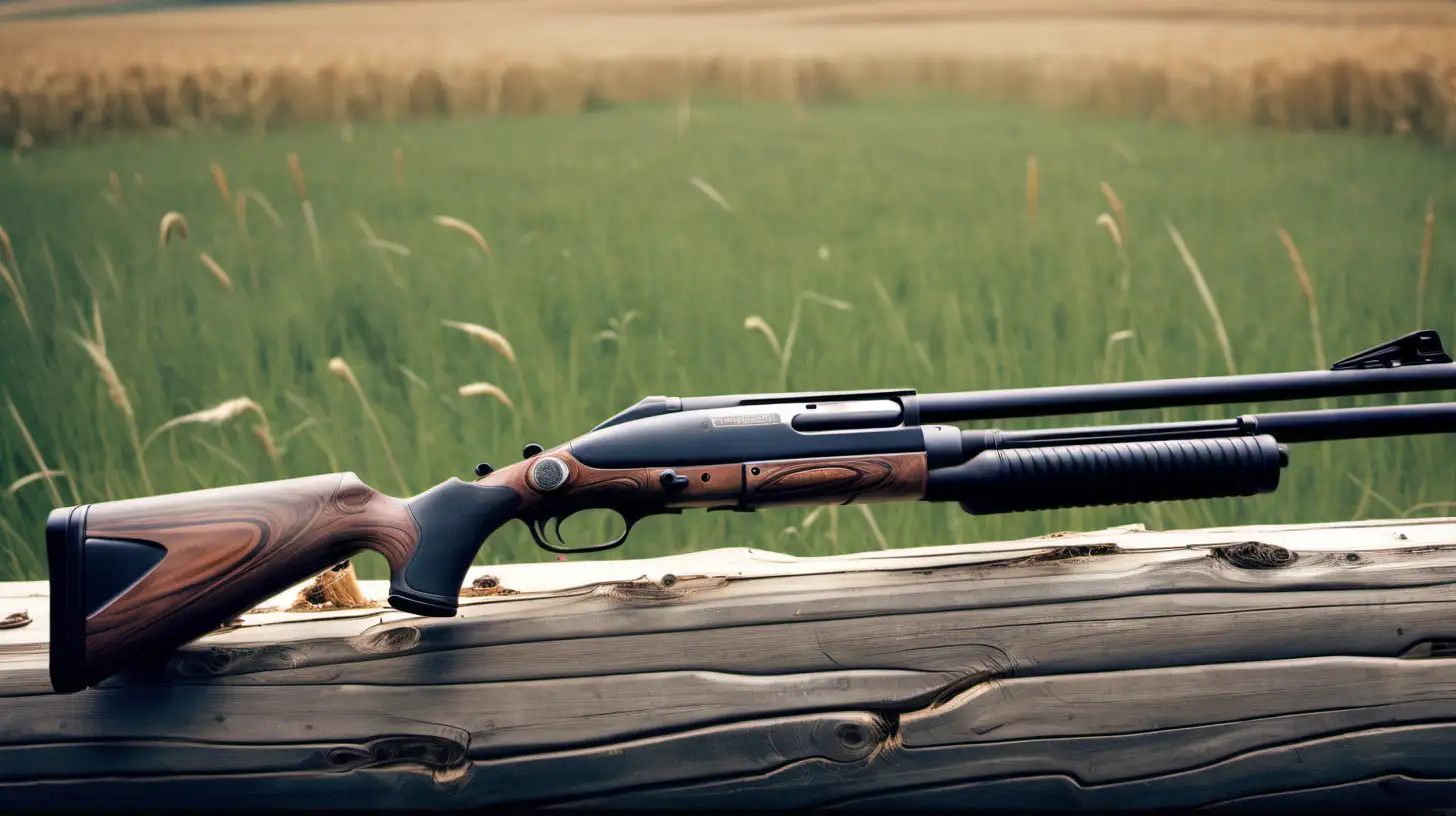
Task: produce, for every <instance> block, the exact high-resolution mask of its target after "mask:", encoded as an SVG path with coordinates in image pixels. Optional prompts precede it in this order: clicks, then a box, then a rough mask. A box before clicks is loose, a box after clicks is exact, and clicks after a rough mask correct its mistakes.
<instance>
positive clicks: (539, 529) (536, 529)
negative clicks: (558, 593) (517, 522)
mask: <svg viewBox="0 0 1456 816" xmlns="http://www.w3.org/2000/svg"><path fill="white" fill-rule="evenodd" d="M573 515H575V514H574V513H567V514H566V515H564V516H547V517H545V518H534V519H532V520H531V521H530V522H528V523H527V524H526V528H527V529H528V530H530V531H531V538H533V539H535V541H536V546H538V547H540V548H541V549H543V550H546V551H547V552H553V553H559V554H563V555H567V554H571V553H592V552H602V551H603V550H611V549H616V548H617V547H620V546H622V544H624V543H625V542H626V541H627V536H629V535H631V534H632V526H633V525H634V524H636V523H637V522H638V521H641V520H642V518H643V516H639V515H637V514H635V513H621V512H618V513H617V515H619V516H621V517H622V521H623V522H625V523H626V525H627V528H626V529H625V530H623V531H622V534H621V535H619V536H617V537H616V538H615V539H613V540H611V541H608V542H606V543H605V544H593V545H592V546H590V547H568V546H566V540H565V539H564V538H562V537H561V522H563V521H565V520H567V519H569V518H571V517H572V516H573ZM547 522H555V524H554V525H553V526H552V531H553V532H554V533H555V534H556V540H557V541H560V542H561V546H559V547H558V546H557V545H555V544H552V543H550V542H548V541H547V540H546V523H547Z"/></svg>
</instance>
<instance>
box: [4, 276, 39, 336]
mask: <svg viewBox="0 0 1456 816" xmlns="http://www.w3.org/2000/svg"><path fill="white" fill-rule="evenodd" d="M0 280H4V281H5V286H6V287H8V288H9V289H10V296H11V297H13V298H15V308H16V309H19V310H20V319H21V320H23V321H25V327H26V328H27V329H33V328H34V327H33V326H32V325H31V323H30V309H29V308H27V307H26V305H25V297H24V296H23V295H21V293H20V286H19V285H18V284H17V283H16V282H15V276H13V275H11V274H10V270H9V269H7V268H6V267H5V264H3V263H0Z"/></svg>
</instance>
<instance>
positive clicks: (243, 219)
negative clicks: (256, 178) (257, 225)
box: [237, 188, 283, 229]
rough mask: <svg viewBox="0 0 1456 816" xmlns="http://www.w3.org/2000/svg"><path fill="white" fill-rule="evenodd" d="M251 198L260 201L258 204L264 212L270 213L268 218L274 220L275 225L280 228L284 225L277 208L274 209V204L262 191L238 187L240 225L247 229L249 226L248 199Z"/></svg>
mask: <svg viewBox="0 0 1456 816" xmlns="http://www.w3.org/2000/svg"><path fill="white" fill-rule="evenodd" d="M249 199H252V200H253V201H256V202H258V206H259V207H262V208H263V212H265V213H267V214H268V219H269V220H270V221H272V222H273V226H275V227H278V228H280V229H281V228H282V227H283V219H282V218H279V217H278V211H277V210H275V209H273V205H272V204H269V203H268V199H266V198H264V197H263V194H262V193H260V192H258V191H257V190H249V189H246V188H239V189H238V194H237V216H238V226H240V227H243V228H244V229H246V228H247V226H248V200H249Z"/></svg>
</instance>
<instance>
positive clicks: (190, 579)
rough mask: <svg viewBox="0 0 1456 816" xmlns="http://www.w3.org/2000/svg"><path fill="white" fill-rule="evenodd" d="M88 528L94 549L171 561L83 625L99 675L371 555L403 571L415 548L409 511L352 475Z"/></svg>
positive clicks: (129, 511) (161, 502)
mask: <svg viewBox="0 0 1456 816" xmlns="http://www.w3.org/2000/svg"><path fill="white" fill-rule="evenodd" d="M86 522H87V523H86V535H87V537H88V538H112V539H129V540H143V541H151V542H155V543H157V544H160V545H161V546H162V547H164V548H165V549H166V550H167V555H166V557H165V558H164V559H163V560H162V562H161V563H160V564H158V565H157V567H156V568H155V569H154V570H153V571H152V572H150V573H149V574H147V575H146V577H144V578H143V579H142V580H141V581H139V582H138V583H137V584H136V585H135V586H133V587H132V588H131V589H129V590H128V591H126V592H125V593H123V594H122V595H121V596H120V597H118V598H117V599H116V600H115V601H113V602H112V603H111V604H110V605H108V606H106V607H104V608H103V609H101V610H100V611H98V612H97V613H96V614H95V615H93V616H92V617H91V618H90V619H88V620H87V621H86V662H87V664H88V666H91V667H93V668H94V667H98V666H104V665H106V664H109V663H112V662H121V661H123V660H125V661H127V662H130V661H131V660H132V659H134V658H135V657H136V656H138V655H151V654H155V653H157V652H160V651H165V650H167V649H169V648H171V647H174V646H176V645H178V644H180V643H182V642H185V641H187V640H190V639H192V638H194V637H196V636H198V635H201V634H204V633H205V632H206V631H207V630H209V629H210V628H211V627H212V626H213V625H214V624H216V623H217V622H218V621H221V620H225V619H227V618H231V617H233V616H235V615H237V614H240V613H242V612H245V611H247V610H248V609H249V608H250V607H252V606H254V605H256V604H258V603H259V602H261V601H263V600H264V599H266V598H268V597H270V596H272V595H273V594H275V593H278V592H281V591H283V590H285V589H287V588H288V587H289V586H291V585H293V584H295V583H298V582H299V581H302V580H305V579H307V578H308V577H309V576H310V575H314V574H316V573H318V572H321V571H323V570H325V569H327V568H328V567H329V566H330V565H332V564H335V563H337V562H339V561H342V560H344V559H347V558H349V557H351V556H353V555H356V554H358V553H359V552H361V551H363V550H366V549H367V550H374V551H376V552H378V553H380V554H381V555H383V556H384V558H385V560H386V561H388V562H389V566H390V569H392V570H398V569H402V568H403V567H404V565H405V564H406V563H408V561H409V557H410V555H411V554H412V553H413V552H414V550H415V547H416V545H417V543H418V542H417V536H418V531H417V528H416V525H415V522H414V519H413V517H412V516H411V515H410V511H409V508H408V507H407V506H406V504H405V502H404V501H402V500H400V499H396V498H392V497H389V496H385V495H383V494H381V493H379V492H378V491H376V490H374V489H373V488H370V487H368V486H367V485H365V484H364V483H363V482H361V481H360V480H359V479H358V477H356V476H355V475H354V474H352V473H342V474H340V473H333V474H328V475H323V476H310V477H306V478H301V479H289V480H284V481H277V482H264V483H260V484H250V485H238V486H235V487H224V488H217V489H212V490H201V491H196V492H191V493H178V494H173V495H167V496H157V497H154V498H145V499H131V500H124V501H117V502H108V503H104V504H97V505H92V507H91V509H90V511H89V514H88V516H87V520H86Z"/></svg>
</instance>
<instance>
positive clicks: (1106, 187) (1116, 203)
mask: <svg viewBox="0 0 1456 816" xmlns="http://www.w3.org/2000/svg"><path fill="white" fill-rule="evenodd" d="M1098 184H1099V185H1100V186H1101V187H1102V197H1103V198H1105V199H1107V206H1109V207H1111V208H1112V212H1113V213H1115V214H1116V215H1117V228H1118V230H1119V232H1118V234H1119V235H1120V236H1122V237H1124V238H1125V237H1127V210H1126V209H1124V208H1123V206H1122V199H1120V198H1118V197H1117V193H1116V192H1114V191H1113V189H1112V185H1110V184H1108V183H1107V182H1105V181H1102V182H1098ZM1117 245H1118V246H1119V247H1120V246H1122V242H1121V241H1119V242H1118V244H1117Z"/></svg>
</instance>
